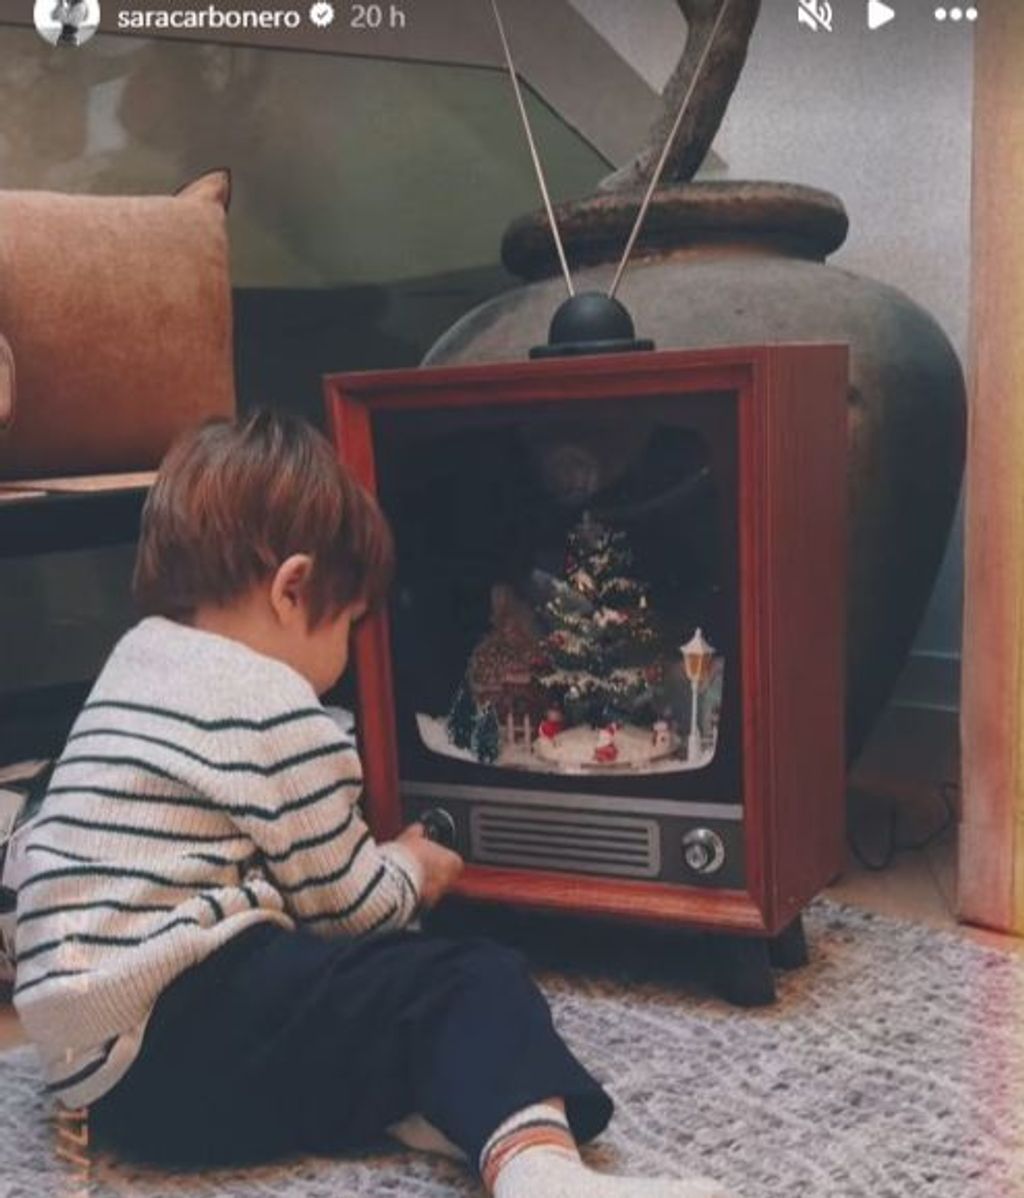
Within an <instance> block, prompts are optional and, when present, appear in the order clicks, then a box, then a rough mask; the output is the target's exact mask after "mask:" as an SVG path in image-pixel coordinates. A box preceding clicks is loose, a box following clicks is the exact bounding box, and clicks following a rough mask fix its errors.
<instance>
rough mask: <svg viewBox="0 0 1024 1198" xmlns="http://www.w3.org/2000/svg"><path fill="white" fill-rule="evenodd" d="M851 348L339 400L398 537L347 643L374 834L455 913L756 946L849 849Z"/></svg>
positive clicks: (747, 354) (450, 381) (506, 375)
mask: <svg viewBox="0 0 1024 1198" xmlns="http://www.w3.org/2000/svg"><path fill="white" fill-rule="evenodd" d="M846 372H847V353H846V349H845V347H842V346H831V345H828V346H825V345H806V346H772V347H755V348H750V349H722V350H715V351H673V352H660V353H632V354H612V355H603V356H585V357H579V358H562V359H557V360H548V361H539V362H529V363H519V364H500V365H494V366H465V367H454V368H427V369H417V370H408V371H387V372H380V373H371V374H346V375H334V376H330V377H329V378H328V379H327V380H326V394H327V404H328V413H329V420H330V426H331V430H332V436H333V438H334V443H335V445H336V447H337V450H338V453H339V455H340V456H341V458H342V459H343V460H344V461H345V462H346V463H347V464H348V465H349V466H350V468H351V469H352V470H353V471H354V472H355V474H356V475H357V476H358V477H359V478H360V479H361V481H362V482H363V483H365V484H366V485H367V486H368V487H369V488H370V489H371V490H373V491H374V492H375V493H376V495H377V496H378V498H379V501H380V503H381V505H382V507H383V509H384V511H385V512H386V514H387V515H388V517H389V519H390V521H391V524H392V527H393V529H394V533H395V539H396V544H397V553H398V568H397V576H396V581H395V585H394V588H393V593H392V599H391V603H390V610H389V611H388V612H387V613H382V614H378V615H375V616H373V617H371V618H369V619H368V620H367V621H366V622H365V623H364V625H363V626H362V627H360V629H359V631H358V633H357V639H356V646H355V654H354V658H355V665H356V672H357V689H358V726H359V729H360V736H361V745H362V752H363V757H364V769H365V777H366V797H365V804H366V807H367V814H368V817H369V818H370V820H371V823H372V825H373V826H374V828H375V830H376V831H377V833H378V834H379V835H381V836H390V835H394V834H395V833H397V832H398V831H399V829H400V828H401V827H402V826H403V825H404V824H405V823H408V822H409V821H411V820H414V819H418V818H422V817H423V816H424V815H425V814H428V813H429V820H430V823H431V826H432V828H433V829H434V831H435V834H438V835H441V836H444V837H445V838H447V839H449V840H451V842H452V843H453V844H454V845H455V846H456V847H457V848H458V850H459V852H460V853H461V854H462V855H463V856H464V857H465V859H466V862H467V869H466V871H465V874H464V876H463V878H462V880H461V881H460V883H459V888H458V889H459V893H460V894H461V895H462V896H463V897H466V898H471V899H477V900H485V901H491V902H502V903H509V904H514V905H518V906H522V907H528V908H543V909H563V910H573V911H577V912H583V913H593V914H604V915H609V916H618V917H626V918H631V919H637V920H647V921H654V922H659V923H666V922H668V923H679V924H685V925H688V926H694V927H702V928H710V929H717V930H722V931H732V932H742V933H746V934H747V935H748V936H755V937H761V938H764V939H769V938H771V937H774V936H777V935H778V934H779V933H780V932H782V931H783V930H784V929H785V928H786V927H787V926H789V925H792V924H793V922H794V921H795V920H796V919H797V918H798V916H799V913H800V910H801V908H802V906H803V905H804V904H806V902H807V901H808V900H809V899H810V898H811V897H812V896H813V895H814V894H815V893H816V892H817V891H818V890H819V889H820V888H821V887H822V886H823V885H824V884H825V883H826V882H827V881H829V880H830V878H831V877H832V876H834V875H835V874H836V873H838V871H839V869H840V866H841V851H842V827H843V818H842V794H843V776H844V754H843V735H842V728H843V656H844V637H843V596H844V581H845V528H844V510H845V491H846V479H845V470H844V462H845V445H846Z"/></svg>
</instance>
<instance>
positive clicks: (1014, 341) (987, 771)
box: [959, 0, 1024, 935]
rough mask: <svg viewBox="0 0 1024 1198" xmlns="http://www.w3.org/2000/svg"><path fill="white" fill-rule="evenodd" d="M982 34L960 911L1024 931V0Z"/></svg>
mask: <svg viewBox="0 0 1024 1198" xmlns="http://www.w3.org/2000/svg"><path fill="white" fill-rule="evenodd" d="M975 36H976V42H975V50H976V59H975V107H974V213H973V252H972V292H973V294H972V305H971V312H972V329H971V400H970V423H969V438H968V469H967V538H966V599H965V605H964V636H963V702H962V707H961V729H962V740H963V821H962V825H961V837H960V866H959V914H960V917H961V918H962V919H963V920H965V921H966V922H969V923H976V924H981V925H984V926H986V927H990V928H995V929H998V930H1000V931H1004V932H1011V933H1016V934H1018V935H1024V231H1022V230H1021V227H1020V222H1019V220H1018V219H1016V217H1015V216H1014V212H1015V205H1016V202H1017V200H1016V198H1017V197H1019V196H1020V194H1021V191H1022V190H1024V4H1021V3H1020V0H988V3H986V4H985V6H984V9H983V11H982V18H981V20H979V22H978V26H977V31H976V35H975Z"/></svg>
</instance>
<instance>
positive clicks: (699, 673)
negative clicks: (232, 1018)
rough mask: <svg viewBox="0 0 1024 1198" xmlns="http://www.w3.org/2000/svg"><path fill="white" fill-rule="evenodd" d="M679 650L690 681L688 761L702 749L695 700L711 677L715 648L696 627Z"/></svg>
mask: <svg viewBox="0 0 1024 1198" xmlns="http://www.w3.org/2000/svg"><path fill="white" fill-rule="evenodd" d="M679 652H680V653H681V654H682V655H683V673H684V674H685V675H686V678H687V681H688V682H689V683H690V696H691V705H690V735H689V737H688V738H687V741H686V756H687V759H688V760H689V761H691V762H694V761H696V760H697V758H698V757H699V756H700V754H701V751H702V746H701V737H700V729H699V728H698V726H697V700H698V698H699V697H700V692H701V691H702V690H703V689H704V687H705V686H706V685H707V682H708V679H709V678H710V677H711V663H712V661H713V660H714V656H715V650H714V647H713V646H712V645H709V644H708V642H707V641H706V640H705V639H704V634H703V633H702V632H701V630H700V629H699V628H698V629H697V631H696V632H695V633H694V634H693V636H692V637H691V639H690V640H689V641H687V642H686V644H685V645H680V646H679Z"/></svg>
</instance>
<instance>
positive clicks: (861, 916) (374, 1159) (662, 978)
mask: <svg viewBox="0 0 1024 1198" xmlns="http://www.w3.org/2000/svg"><path fill="white" fill-rule="evenodd" d="M805 918H806V926H807V932H808V940H809V944H810V950H811V963H810V965H809V966H808V967H807V968H805V969H802V970H798V971H797V972H795V973H792V974H788V975H779V978H778V982H779V994H780V998H779V1002H778V1004H777V1005H776V1006H774V1007H771V1008H765V1009H760V1010H754V1011H741V1010H737V1009H733V1008H730V1007H729V1006H727V1005H726V1004H725V1003H723V1002H721V1001H719V1000H718V999H716V998H715V997H713V995H712V994H711V993H710V991H709V989H708V988H707V986H706V984H704V983H703V981H702V980H701V977H700V974H699V970H696V971H692V970H688V969H687V967H686V966H685V961H686V958H687V953H686V951H685V950H680V949H678V947H676V949H675V952H674V954H669V953H668V951H667V946H668V945H669V944H670V943H671V944H672V945H675V946H678V940H677V941H672V942H670V941H668V940H664V939H663V940H660V941H659V940H654V941H650V942H648V943H643V944H639V947H638V943H639V941H638V938H637V937H636V936H635V935H631V936H629V937H628V939H629V941H630V949H629V950H627V951H624V952H623V951H620V950H614V951H610V952H607V953H605V954H604V955H603V957H602V961H601V962H600V963H598V962H595V961H594V960H589V961H588V960H585V959H584V960H582V961H579V960H577V961H574V962H571V963H570V968H569V969H568V971H567V970H566V968H565V962H564V959H563V961H562V968H561V969H560V970H559V971H558V972H555V971H553V970H551V969H550V968H549V966H548V963H547V962H546V961H545V960H542V961H541V968H540V972H539V974H538V976H539V979H540V981H541V983H542V985H543V987H544V989H545V991H546V992H547V994H548V995H549V997H550V999H551V1002H552V1006H553V1008H554V1011H555V1017H556V1021H557V1023H558V1026H559V1028H560V1030H561V1031H562V1033H563V1035H564V1036H565V1037H566V1039H567V1040H568V1041H569V1042H570V1043H571V1044H572V1046H573V1047H574V1049H575V1050H576V1051H577V1053H578V1054H579V1056H580V1057H581V1058H582V1060H583V1061H585V1062H586V1063H587V1064H588V1065H589V1066H590V1068H591V1069H592V1070H593V1071H594V1072H595V1073H596V1074H597V1075H598V1076H599V1077H600V1078H601V1079H602V1080H603V1081H605V1083H606V1084H607V1085H608V1087H609V1089H610V1090H611V1091H612V1093H613V1095H614V1097H615V1099H616V1102H617V1105H618V1109H617V1114H616V1117H615V1119H614V1120H613V1122H612V1125H611V1127H610V1128H609V1130H608V1131H607V1132H606V1133H605V1135H604V1136H602V1137H601V1139H600V1140H599V1141H598V1142H597V1143H596V1144H595V1145H594V1146H593V1147H591V1148H589V1149H588V1150H587V1156H588V1159H589V1160H590V1161H591V1162H592V1163H593V1164H595V1165H598V1166H600V1167H601V1168H606V1169H609V1170H612V1171H615V1172H636V1173H640V1174H647V1175H653V1174H656V1173H661V1174H665V1175H670V1176H677V1177H683V1176H686V1175H687V1174H688V1173H694V1172H699V1173H707V1174H711V1175H713V1176H716V1177H718V1178H719V1179H720V1180H721V1181H722V1182H723V1183H724V1184H726V1185H728V1186H729V1187H731V1188H732V1190H733V1191H734V1192H735V1194H736V1195H737V1198H1021V1196H1024V961H1022V960H1020V959H1018V958H1016V957H1014V956H1011V955H1008V954H1004V953H1001V952H999V951H996V950H991V949H986V948H981V947H979V946H977V945H975V944H973V943H970V942H968V941H965V940H963V939H962V938H960V937H958V936H956V935H955V934H952V933H945V932H940V931H935V930H932V929H929V928H925V927H922V926H918V925H915V924H909V923H901V922H896V921H892V920H888V919H882V918H879V917H875V916H872V915H870V914H868V913H866V912H862V911H859V910H854V909H851V908H847V907H840V906H837V905H835V904H833V903H830V902H827V901H819V902H817V903H816V904H814V905H813V906H812V907H811V909H810V910H809V911H808V913H807V915H806V917H805ZM620 936H621V934H620ZM652 945H660V946H661V951H660V954H659V953H658V952H654V951H652ZM630 953H632V956H630ZM672 955H674V956H675V957H676V958H677V960H675V961H672V960H670V959H669V958H670V956H672ZM680 962H683V963H684V964H682V965H680V964H679V963H680ZM38 1088H39V1077H38V1073H37V1070H36V1066H35V1061H34V1057H33V1054H32V1052H31V1050H24V1049H22V1050H17V1051H14V1052H11V1053H8V1054H6V1055H4V1056H2V1057H0V1198H50V1196H51V1195H52V1196H54V1198H56V1196H57V1195H61V1196H62V1198H63V1196H65V1195H69V1194H81V1195H83V1196H84V1195H89V1196H90V1198H113V1196H115V1195H116V1196H123V1195H132V1196H133V1198H134V1196H138V1198H156V1196H158V1195H159V1196H163V1195H168V1196H172V1198H188V1196H192V1195H195V1196H196V1198H199V1196H205V1195H239V1196H241V1195H245V1196H246V1198H363V1196H366V1198H369V1196H371V1195H372V1196H373V1198H384V1196H386V1195H401V1196H402V1198H454V1196H457V1195H475V1194H478V1193H479V1190H478V1189H477V1186H476V1184H475V1183H474V1181H473V1179H472V1178H471V1177H470V1176H469V1175H468V1174H467V1173H466V1172H464V1171H463V1170H462V1169H460V1168H459V1167H457V1166H455V1165H452V1164H449V1163H447V1162H444V1161H440V1160H437V1159H434V1158H428V1157H423V1156H419V1155H417V1154H413V1153H409V1152H398V1151H394V1150H392V1149H391V1148H389V1147H388V1146H387V1145H381V1146H380V1147H379V1149H377V1150H376V1151H373V1152H369V1153H366V1154H364V1155H361V1156H359V1157H358V1158H348V1159H345V1160H326V1159H312V1160H311V1159H304V1160H299V1161H289V1162H285V1163H283V1164H281V1165H276V1166H274V1167H271V1168H260V1169H250V1170H246V1171H244V1172H233V1171H217V1172H207V1173H202V1174H194V1173H193V1174H174V1175H171V1174H168V1173H162V1172H161V1173H156V1172H147V1171H141V1170H139V1169H128V1168H126V1167H124V1166H123V1165H119V1164H117V1163H115V1162H112V1161H107V1160H102V1159H101V1160H99V1161H98V1162H97V1163H96V1164H95V1165H94V1166H93V1169H92V1175H91V1180H90V1181H89V1183H88V1184H87V1185H86V1186H84V1187H80V1188H77V1189H76V1188H74V1186H73V1184H72V1183H71V1179H70V1178H69V1173H68V1169H67V1167H66V1166H65V1165H64V1164H62V1162H60V1161H59V1160H58V1159H56V1158H55V1156H54V1154H53V1148H52V1144H53V1141H52V1133H51V1130H50V1126H49V1123H48V1120H47V1107H46V1105H45V1104H44V1102H43V1101H42V1099H41V1098H40V1097H39V1089H38Z"/></svg>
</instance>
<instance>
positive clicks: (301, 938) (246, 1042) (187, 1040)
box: [89, 924, 612, 1166]
mask: <svg viewBox="0 0 1024 1198" xmlns="http://www.w3.org/2000/svg"><path fill="white" fill-rule="evenodd" d="M551 1097H563V1098H564V1099H565V1101H566V1112H567V1115H568V1118H569V1123H570V1126H571V1127H572V1129H573V1132H574V1134H575V1136H576V1138H577V1139H578V1140H579V1141H581V1142H585V1141H587V1140H589V1139H591V1138H592V1137H593V1136H595V1135H597V1134H598V1132H600V1131H601V1130H602V1129H603V1128H604V1127H605V1126H606V1125H607V1123H608V1121H609V1119H610V1118H611V1113H612V1103H611V1100H610V1098H609V1097H608V1095H607V1094H606V1093H605V1091H604V1090H603V1089H602V1088H601V1086H600V1085H598V1083H597V1082H596V1081H595V1080H594V1079H593V1078H592V1077H591V1076H590V1074H589V1073H588V1072H587V1071H586V1070H585V1069H584V1068H583V1066H582V1065H581V1064H580V1063H579V1062H578V1061H577V1060H576V1059H575V1057H574V1056H573V1055H572V1054H571V1053H570V1052H569V1050H568V1048H567V1047H566V1046H565V1044H564V1043H563V1041H562V1040H561V1039H560V1038H559V1036H558V1034H557V1033H556V1032H555V1030H554V1027H553V1026H552V1023H551V1014H550V1011H549V1009H548V1006H547V1003H546V1001H545V1000H544V997H543V996H542V995H541V994H540V992H539V991H538V990H537V988H536V986H535V985H534V983H533V981H532V980H531V979H530V977H529V974H528V972H527V969H526V962H525V959H524V958H523V957H522V955H521V954H520V953H518V952H516V951H514V950H511V949H507V948H502V947H500V946H498V945H496V944H493V943H491V942H490V941H487V940H482V939H476V938H473V939H466V940H458V939H447V938H441V937H437V936H430V935H420V934H417V933H411V932H399V933H396V934H393V935H388V936H383V937H380V938H377V939H371V940H368V941H366V942H363V943H351V942H345V941H338V940H325V939H322V938H320V937H317V936H314V935H311V934H309V933H306V932H301V931H296V932H290V931H287V930H285V929H284V928H281V927H278V926H277V925H273V924H261V925H260V926H258V927H256V928H251V929H249V930H248V931H246V932H243V933H242V934H240V935H239V936H237V937H236V938H235V939H234V940H233V941H231V942H230V943H229V944H228V945H226V946H225V947H224V948H223V949H221V950H220V951H219V952H217V953H215V954H214V955H213V956H211V957H210V958H208V959H207V960H206V961H204V962H202V963H201V964H200V965H198V966H196V967H195V968H194V969H190V970H188V971H187V972H186V973H185V974H183V975H182V976H181V977H179V978H178V979H177V980H176V981H175V982H173V983H172V984H171V985H170V986H169V987H168V988H167V990H166V991H165V992H164V993H163V994H162V995H161V997H160V999H159V1000H158V1002H157V1004H156V1007H155V1009H154V1011H153V1014H152V1016H151V1018H150V1021H149V1024H148V1026H147V1028H146V1034H145V1038H144V1040H143V1044H142V1049H141V1051H140V1054H139V1056H138V1057H137V1058H136V1060H135V1062H134V1063H133V1064H132V1066H131V1068H130V1069H129V1071H128V1073H127V1074H126V1075H125V1076H124V1077H123V1078H122V1079H121V1081H120V1082H119V1083H118V1084H117V1085H116V1086H115V1087H114V1089H113V1090H111V1091H110V1092H109V1093H108V1094H106V1095H104V1096H103V1098H101V1099H100V1100H99V1101H98V1102H96V1103H95V1104H94V1105H93V1106H92V1107H90V1110H89V1124H90V1131H91V1135H92V1137H93V1141H94V1143H96V1144H98V1145H100V1146H102V1147H107V1148H111V1149H113V1150H114V1151H116V1152H118V1153H119V1154H121V1155H123V1156H127V1157H131V1158H134V1159H137V1160H145V1161H149V1162H152V1163H154V1164H162V1165H182V1166H190V1165H196V1166H201V1165H214V1164H232V1163H256V1162H260V1161H267V1160H272V1159H275V1158H279V1157H281V1156H285V1155H289V1154H293V1153H321V1154H335V1153H339V1152H343V1151H344V1150H345V1149H347V1148H356V1147H359V1146H363V1145H365V1144H367V1143H369V1142H372V1141H373V1140H374V1139H376V1138H378V1137H379V1136H380V1135H381V1133H382V1132H383V1131H384V1129H385V1128H387V1127H388V1126H389V1125H390V1124H392V1123H394V1122H396V1121H398V1120H399V1119H402V1118H404V1117H405V1116H406V1115H410V1114H412V1113H414V1112H419V1113H421V1114H422V1115H423V1116H424V1117H425V1118H426V1119H428V1120H429V1121H430V1122H431V1123H433V1124H434V1126H435V1127H438V1128H439V1129H440V1130H441V1131H443V1132H444V1133H445V1135H446V1136H447V1137H448V1138H449V1139H450V1140H452V1141H453V1142H454V1143H455V1144H457V1145H458V1146H459V1147H460V1148H462V1149H463V1151H464V1152H465V1153H466V1155H467V1156H468V1157H469V1160H470V1161H471V1162H473V1163H474V1164H475V1163H476V1161H477V1159H478V1157H479V1154H480V1150H481V1148H482V1147H483V1145H484V1143H485V1141H486V1140H487V1138H488V1136H489V1135H490V1134H491V1132H493V1131H494V1129H495V1128H496V1127H497V1126H498V1124H499V1123H501V1122H502V1121H503V1120H504V1119H506V1118H507V1117H508V1116H509V1115H511V1114H512V1113H513V1112H515V1111H517V1110H520V1109H521V1108H522V1107H524V1106H528V1105H529V1104H530V1103H533V1102H537V1101H540V1100H542V1099H545V1098H551Z"/></svg>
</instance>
